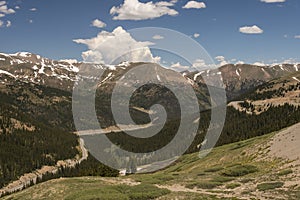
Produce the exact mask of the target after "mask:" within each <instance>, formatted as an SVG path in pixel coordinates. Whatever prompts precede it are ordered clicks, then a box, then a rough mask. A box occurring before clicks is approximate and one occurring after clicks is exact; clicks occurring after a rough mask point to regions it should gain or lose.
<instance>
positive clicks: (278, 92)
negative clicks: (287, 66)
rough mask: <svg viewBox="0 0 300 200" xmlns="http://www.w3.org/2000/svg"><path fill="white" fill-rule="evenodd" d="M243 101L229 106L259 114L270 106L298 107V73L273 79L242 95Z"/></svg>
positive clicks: (299, 93)
mask: <svg viewBox="0 0 300 200" xmlns="http://www.w3.org/2000/svg"><path fill="white" fill-rule="evenodd" d="M241 100H243V101H236V102H231V103H230V104H229V105H231V106H233V107H235V108H236V109H239V110H243V111H246V112H247V113H250V114H251V113H255V114H259V113H262V112H264V111H266V110H268V109H269V108H270V107H271V106H280V105H284V104H289V105H294V106H300V71H298V72H294V73H291V74H289V75H286V76H282V77H279V78H276V79H273V80H271V81H269V82H267V83H265V84H262V85H260V86H259V87H257V88H256V89H255V90H253V91H251V92H248V93H246V94H244V95H243V96H242V97H241Z"/></svg>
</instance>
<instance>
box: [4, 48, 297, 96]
mask: <svg viewBox="0 0 300 200" xmlns="http://www.w3.org/2000/svg"><path fill="white" fill-rule="evenodd" d="M140 64H143V63H128V62H124V63H121V64H120V65H117V66H104V65H98V67H99V68H102V69H107V70H106V72H105V73H104V75H103V77H102V80H101V83H100V85H99V86H100V87H102V88H104V87H103V85H106V86H107V85H112V83H114V82H115V81H116V80H119V79H120V78H121V77H122V75H123V74H125V73H126V72H128V71H129V70H130V69H132V68H134V67H135V66H137V65H140ZM81 66H82V63H79V62H76V61H70V60H65V61H63V60H62V61H55V60H51V59H47V58H43V57H41V56H39V55H35V54H31V53H27V52H20V53H16V54H4V53H0V67H1V68H0V78H1V79H0V81H1V82H2V84H4V83H5V80H7V79H11V78H13V79H18V80H20V81H23V82H31V83H35V84H39V85H45V86H48V87H53V88H58V89H61V90H66V91H72V89H73V85H74V81H76V75H77V73H78V72H79V70H84V69H82V67H81ZM158 68H161V67H159V66H158ZM299 69H300V64H278V65H272V66H256V65H248V64H235V65H234V64H228V65H224V66H222V67H220V68H219V69H214V70H205V71H195V72H184V73H183V76H184V77H185V78H186V79H187V80H188V82H189V83H190V84H191V85H193V87H194V89H195V90H198V91H199V87H200V89H201V90H203V88H202V87H201V85H203V84H204V85H205V81H204V80H203V77H206V79H218V77H220V75H221V77H222V80H223V82H224V84H225V87H226V92H227V96H228V98H229V99H233V98H235V97H237V96H239V95H240V94H243V93H245V92H247V91H249V90H251V89H253V88H255V87H256V86H259V85H262V84H263V83H266V82H268V81H270V80H272V79H275V78H278V77H283V76H285V75H288V74H291V73H294V72H297V71H298V70H299ZM91 78H93V77H91ZM160 78H161V77H159V76H157V79H160ZM164 78H165V77H164ZM169 80H171V81H172V77H171V78H169Z"/></svg>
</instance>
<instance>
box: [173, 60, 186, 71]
mask: <svg viewBox="0 0 300 200" xmlns="http://www.w3.org/2000/svg"><path fill="white" fill-rule="evenodd" d="M170 68H172V69H173V70H176V71H184V70H188V69H189V68H190V66H185V65H182V64H181V63H180V62H177V63H174V64H172V65H171V66H170Z"/></svg>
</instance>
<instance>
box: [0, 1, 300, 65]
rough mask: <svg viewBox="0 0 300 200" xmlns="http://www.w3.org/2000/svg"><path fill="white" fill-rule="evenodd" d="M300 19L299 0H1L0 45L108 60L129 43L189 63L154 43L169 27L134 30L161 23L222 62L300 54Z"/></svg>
mask: <svg viewBox="0 0 300 200" xmlns="http://www.w3.org/2000/svg"><path fill="white" fill-rule="evenodd" d="M299 19H300V1H299V0H242V1H241V0H197V1H189V0H177V1H176V0H165V1H164V0H158V1H154V0H153V1H149V0H76V1H74V0H51V1H50V0H48V1H47V0H6V1H1V0H0V52H3V53H15V52H20V51H26V52H32V53H36V54H39V55H42V56H44V57H47V58H51V59H55V60H60V59H77V60H87V61H95V62H109V61H110V60H111V59H112V55H113V56H116V55H118V53H120V52H119V51H121V50H122V51H126V50H128V49H127V48H129V47H128V46H130V48H133V47H136V48H140V49H141V50H139V51H137V52H136V53H132V54H130V56H131V57H134V58H136V57H139V58H141V59H145V60H147V61H155V62H161V63H169V64H170V65H174V66H176V65H178V66H179V65H181V66H182V65H184V64H183V62H181V63H179V61H178V62H177V61H176V60H175V59H174V60H173V61H172V60H171V59H170V57H169V59H168V58H164V56H163V55H162V54H161V55H160V54H159V53H154V52H152V51H151V45H153V44H155V43H156V42H158V41H164V40H167V39H168V35H160V34H158V33H157V34H155V33H153V37H152V38H149V39H147V40H145V41H140V40H138V39H136V38H134V37H133V36H132V35H131V34H130V30H131V29H135V28H143V27H161V28H167V29H171V30H174V31H178V32H180V33H183V34H185V35H187V37H189V38H191V39H193V40H195V41H196V42H197V43H198V44H200V45H201V46H202V47H203V48H204V49H205V51H207V53H208V54H209V55H210V56H211V57H212V59H214V61H215V62H216V63H219V64H226V63H279V62H300V55H299V53H300V20H299ZM173 42H174V43H176V42H178V43H179V41H177V40H176V39H173ZM187 51H188V47H187ZM115 54H116V55H115ZM193 62H194V63H192V64H195V65H197V64H198V65H200V66H201V65H204V64H205V63H203V59H201V58H199V59H196V58H195V59H194V61H193Z"/></svg>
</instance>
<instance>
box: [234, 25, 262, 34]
mask: <svg viewBox="0 0 300 200" xmlns="http://www.w3.org/2000/svg"><path fill="white" fill-rule="evenodd" d="M239 31H240V32H241V33H245V34H262V33H263V32H264V31H263V30H262V29H261V28H260V27H258V26H257V25H253V26H244V27H240V29H239Z"/></svg>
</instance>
